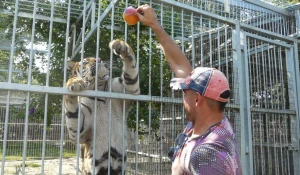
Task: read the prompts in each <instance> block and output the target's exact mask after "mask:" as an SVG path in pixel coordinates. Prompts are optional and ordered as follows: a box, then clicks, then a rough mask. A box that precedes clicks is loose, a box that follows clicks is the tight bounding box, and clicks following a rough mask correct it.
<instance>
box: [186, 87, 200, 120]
mask: <svg viewBox="0 0 300 175" xmlns="http://www.w3.org/2000/svg"><path fill="white" fill-rule="evenodd" d="M196 98H197V93H196V92H195V91H193V90H191V89H185V90H183V106H184V109H185V112H186V118H187V120H189V121H191V122H193V121H194V117H195V116H196V114H195V110H194V109H195V107H196Z"/></svg>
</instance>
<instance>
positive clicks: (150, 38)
mask: <svg viewBox="0 0 300 175" xmlns="http://www.w3.org/2000/svg"><path fill="white" fill-rule="evenodd" d="M149 5H150V6H152V0H150V2H149ZM149 53H150V54H149V79H148V81H149V85H150V84H152V81H151V77H152V29H151V28H149ZM151 89H152V88H151V86H149V88H148V94H149V96H152V90H151ZM148 110H149V114H148V117H149V119H148V122H149V124H148V128H149V129H148V144H149V145H148V148H150V147H151V142H150V140H151V134H150V133H151V125H152V123H151V121H152V120H151V119H152V117H151V116H152V103H151V102H150V103H149V106H148ZM151 160H152V159H151V157H150V151H148V162H149V165H151V164H152V162H151ZM150 167H151V169H150V170H149V171H150V173H152V166H150Z"/></svg>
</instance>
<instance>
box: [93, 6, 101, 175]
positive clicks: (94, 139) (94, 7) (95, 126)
mask: <svg viewBox="0 0 300 175" xmlns="http://www.w3.org/2000/svg"><path fill="white" fill-rule="evenodd" d="M101 3H102V1H99V4H98V6H99V7H98V13H97V15H98V20H97V23H95V20H94V19H95V13H96V12H95V10H96V6H97V3H96V2H93V4H92V8H93V9H92V10H93V11H92V20H93V21H92V25H97V36H96V37H97V41H96V58H95V59H96V75H97V76H98V65H99V63H98V61H99V60H98V59H100V58H99V45H100V15H101ZM100 61H101V60H100ZM95 90H96V91H97V90H98V78H96V79H95ZM97 104H98V102H97V97H95V100H94V116H93V120H94V123H93V124H94V125H93V155H94V156H93V159H92V174H96V173H97V172H96V168H95V162H96V155H97V154H96V137H97V113H98V112H97V109H98V108H97Z"/></svg>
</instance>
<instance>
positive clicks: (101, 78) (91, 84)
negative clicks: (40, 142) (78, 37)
mask: <svg viewBox="0 0 300 175" xmlns="http://www.w3.org/2000/svg"><path fill="white" fill-rule="evenodd" d="M96 64H98V71H96V68H97V65H96ZM68 70H69V71H71V76H70V78H72V77H81V78H82V79H83V80H84V81H85V82H86V83H87V85H88V86H87V90H94V89H95V81H96V77H97V78H98V87H100V86H102V85H104V84H105V83H106V82H107V81H108V79H109V64H108V63H107V62H105V61H101V59H100V58H99V59H96V58H93V57H90V58H85V59H83V62H73V61H69V62H68ZM81 70H82V72H81ZM96 73H98V74H97V75H96Z"/></svg>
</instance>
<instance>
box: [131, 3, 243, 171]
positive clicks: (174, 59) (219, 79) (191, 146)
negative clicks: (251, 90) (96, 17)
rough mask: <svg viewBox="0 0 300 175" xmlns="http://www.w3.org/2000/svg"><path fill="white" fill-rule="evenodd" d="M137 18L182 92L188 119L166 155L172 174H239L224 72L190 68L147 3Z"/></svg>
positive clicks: (137, 13)
mask: <svg viewBox="0 0 300 175" xmlns="http://www.w3.org/2000/svg"><path fill="white" fill-rule="evenodd" d="M135 15H136V16H138V18H139V19H140V21H141V22H142V23H143V24H144V25H146V26H149V27H150V28H151V29H152V30H153V32H154V33H155V34H156V36H157V38H158V40H159V42H160V44H161V46H162V49H163V51H164V55H165V57H166V59H167V61H168V63H169V65H170V67H171V69H172V71H173V72H174V74H175V76H176V77H177V78H175V79H172V80H171V86H172V87H173V89H181V90H182V91H183V93H184V97H183V105H184V108H185V111H186V118H187V120H188V121H189V123H188V124H187V126H186V128H185V130H184V131H183V133H181V134H180V135H179V136H178V137H177V138H176V147H173V148H171V149H170V151H169V153H168V155H169V157H170V159H171V160H172V162H173V164H172V174H201V175H219V174H224V175H225V174H226V175H240V174H242V169H241V163H240V159H239V151H238V147H237V145H236V140H235V134H234V132H233V128H232V126H231V124H230V122H229V120H228V119H227V117H226V116H224V114H223V111H224V108H225V105H226V103H227V101H228V98H229V96H230V90H229V84H228V81H227V79H226V77H225V75H224V74H223V73H222V72H220V71H219V70H217V69H214V68H204V67H198V68H196V69H194V70H193V71H192V67H191V65H190V63H189V61H188V59H187V58H186V57H185V55H184V54H183V53H182V51H181V50H180V48H179V47H178V46H177V45H176V43H175V42H174V41H173V40H172V38H170V36H169V35H168V34H167V33H166V31H165V30H164V29H163V27H162V26H161V25H160V23H159V22H158V20H157V15H156V13H155V12H154V9H153V8H152V7H150V6H149V5H142V6H140V7H138V8H137V12H136V14H135Z"/></svg>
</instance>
